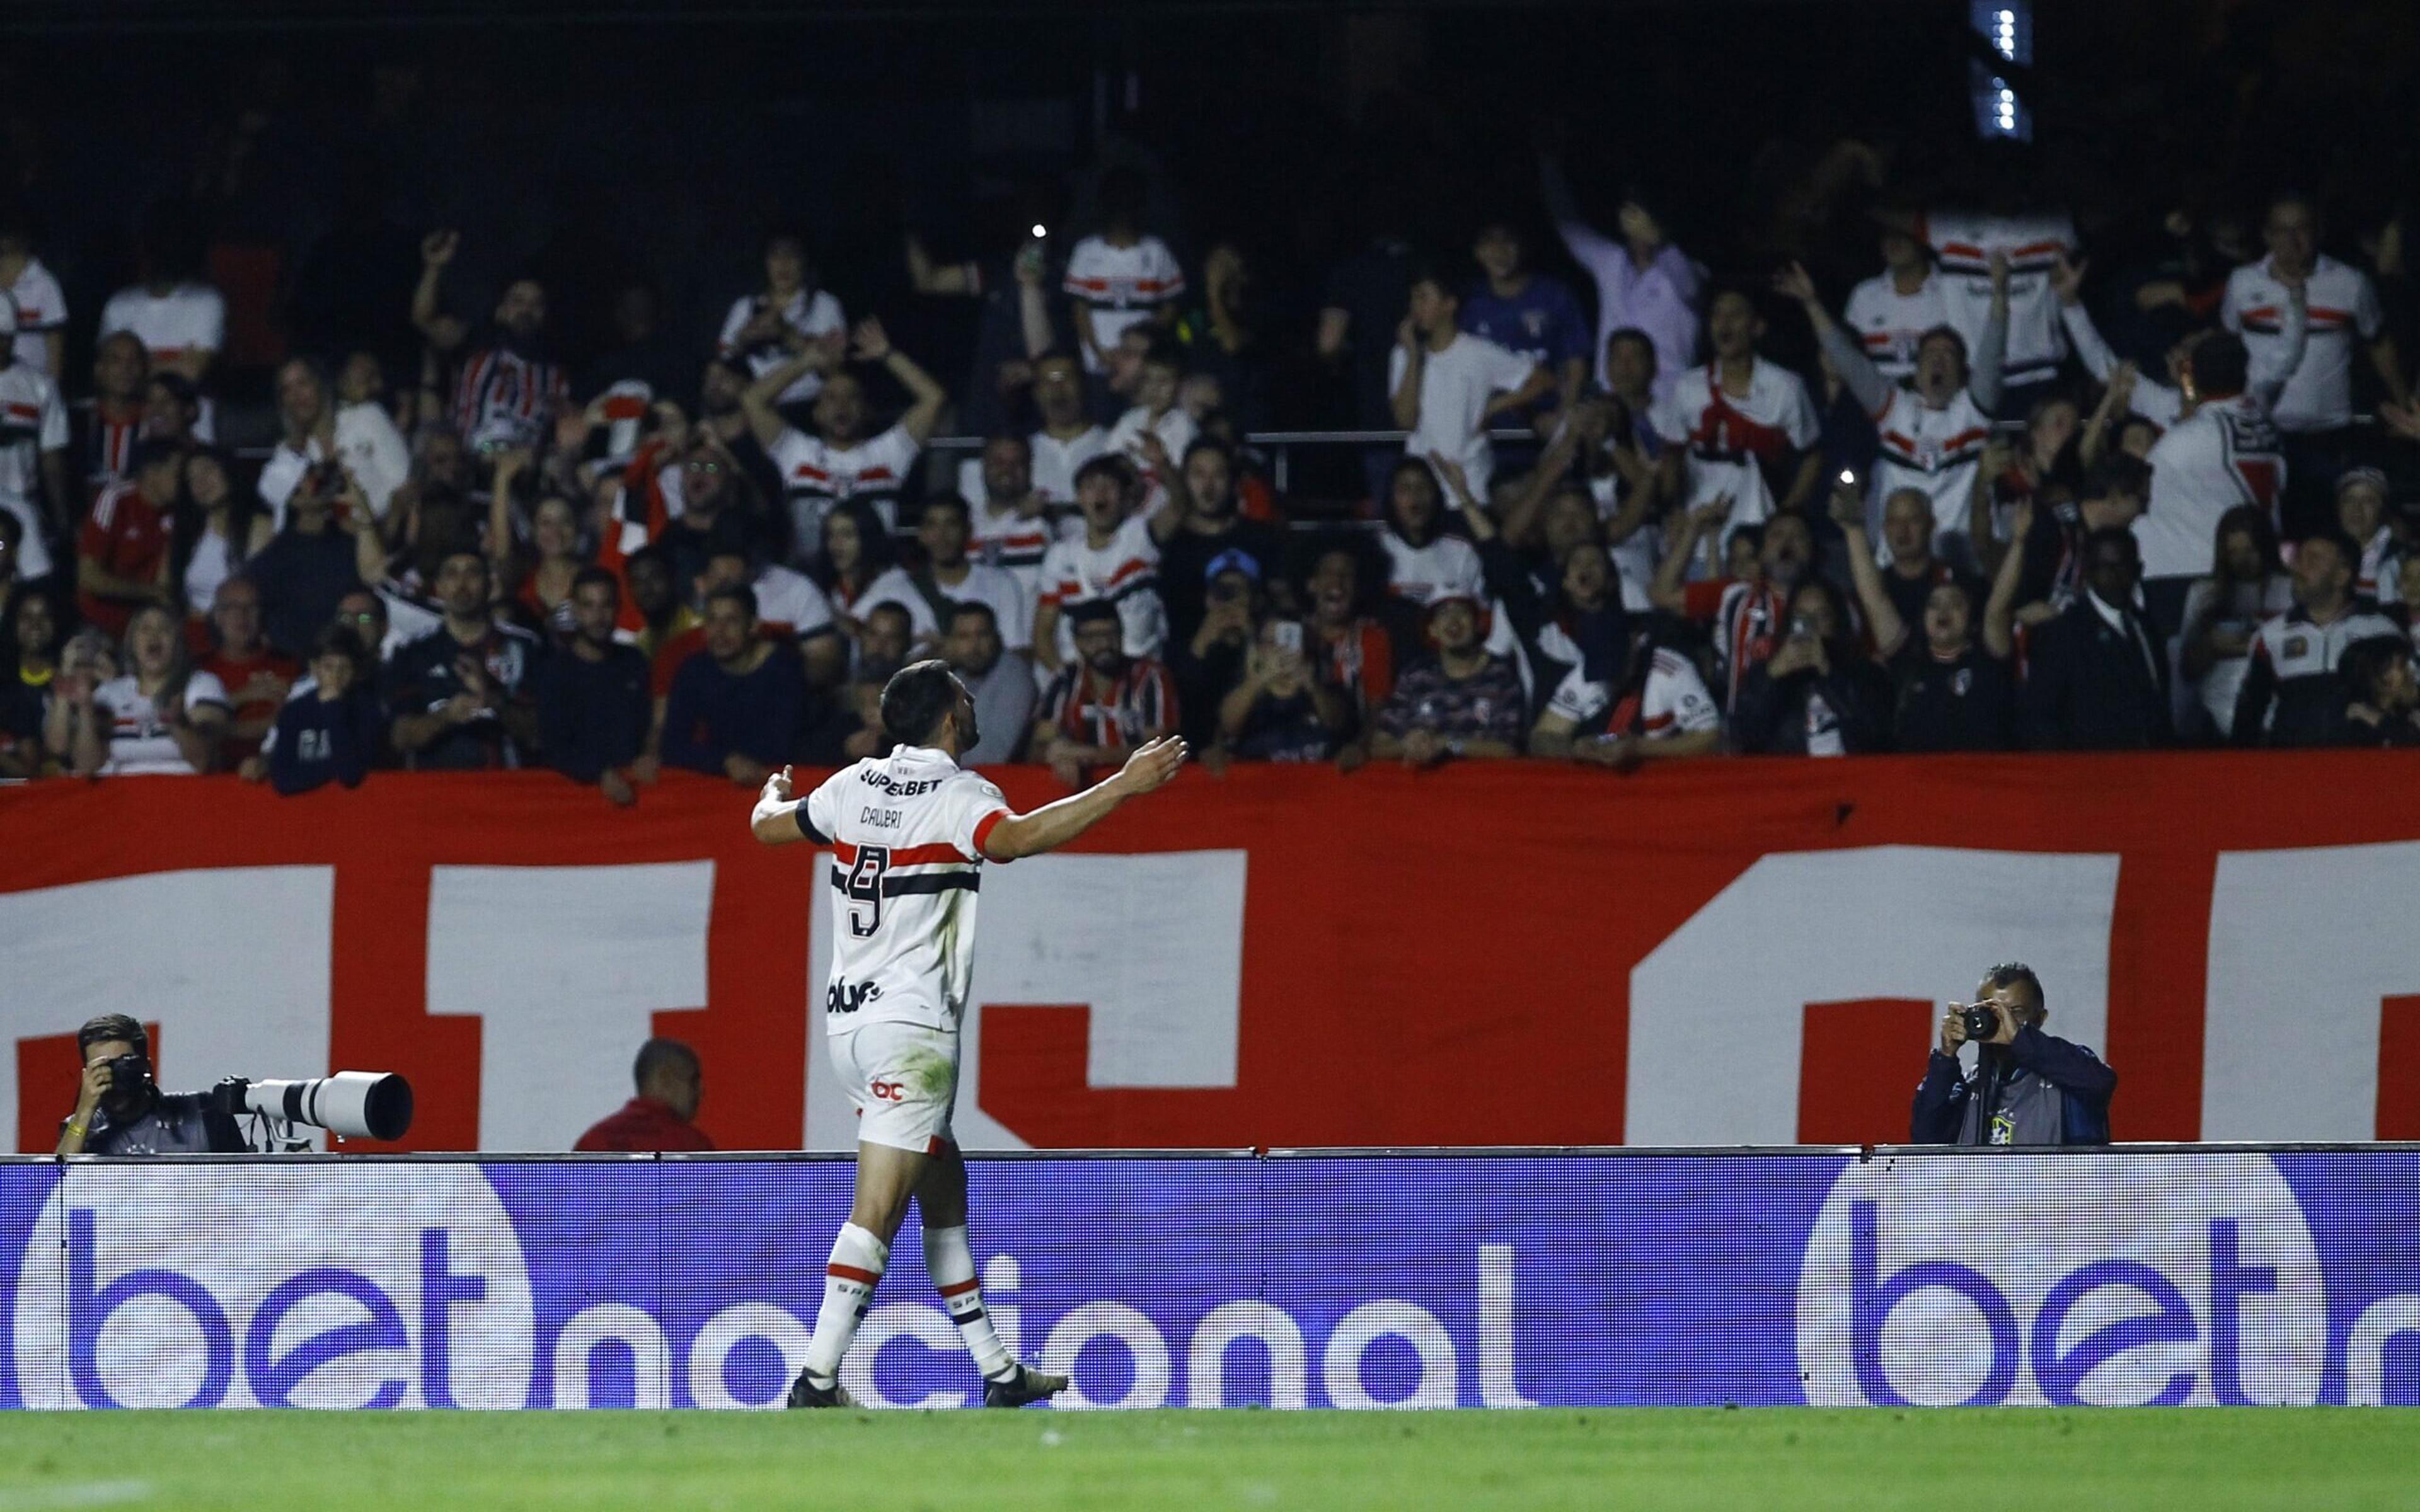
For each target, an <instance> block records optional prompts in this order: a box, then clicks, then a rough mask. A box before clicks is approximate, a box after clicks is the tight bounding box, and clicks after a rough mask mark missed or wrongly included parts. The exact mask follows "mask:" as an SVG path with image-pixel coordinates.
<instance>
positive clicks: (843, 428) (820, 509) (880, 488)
mask: <svg viewBox="0 0 2420 1512" xmlns="http://www.w3.org/2000/svg"><path fill="white" fill-rule="evenodd" d="M851 334H852V336H853V339H854V346H853V347H852V350H851V352H850V355H851V356H853V357H855V358H856V359H857V360H858V361H859V362H861V363H879V364H880V365H881V366H882V368H883V369H884V370H885V371H887V372H888V373H890V375H891V376H892V378H897V379H898V380H899V383H900V386H901V387H903V388H905V389H906V390H907V393H908V397H909V399H910V401H911V402H910V403H909V405H908V407H907V413H906V414H903V415H901V416H900V417H899V420H898V423H897V424H893V425H892V427H891V428H890V429H888V430H886V431H883V432H882V433H881V434H880V435H877V436H871V437H869V436H867V435H866V434H865V426H866V419H867V410H866V403H865V385H864V383H862V382H861V381H860V379H859V378H858V377H857V375H856V374H854V373H850V372H847V371H841V372H836V373H834V374H832V375H831V376H830V378H828V379H826V380H825V382H824V387H823V392H822V393H818V394H816V395H815V405H814V420H815V429H816V430H817V432H819V434H817V435H814V436H809V435H807V434H805V433H804V432H802V431H799V430H796V429H793V428H792V427H791V425H790V423H789V422H788V421H786V420H784V419H783V418H782V413H781V411H780V410H778V409H774V408H773V407H774V405H775V404H776V403H777V402H778V401H779V400H780V397H781V395H782V393H783V390H784V389H786V388H787V387H788V386H789V385H790V384H791V383H792V382H793V381H794V380H796V379H797V378H799V376H800V375H801V374H803V373H805V372H806V371H807V370H808V368H809V367H810V366H811V365H813V364H814V363H815V362H816V361H817V359H816V358H815V357H814V356H813V355H801V356H798V357H793V358H792V359H790V360H789V361H788V362H786V363H782V364H781V365H779V366H778V367H772V368H768V369H767V370H766V372H765V373H764V374H763V376H761V377H759V378H757V379H756V381H755V382H753V383H751V384H750V385H748V388H747V390H746V392H745V393H741V394H740V396H739V408H740V410H741V412H742V413H744V414H745V415H746V416H747V417H748V429H749V431H750V433H751V434H752V435H753V436H754V437H755V438H756V444H757V445H759V446H762V447H763V448H765V455H768V456H769V457H771V458H772V459H773V465H774V467H776V468H777V469H779V470H780V471H781V474H782V491H783V501H784V503H785V504H786V505H787V507H788V511H789V520H790V541H791V553H792V555H793V556H795V557H798V558H800V559H803V558H805V557H806V556H808V555H811V554H812V553H813V549H814V548H813V543H814V541H816V540H817V539H819V538H820V536H821V534H822V532H823V522H824V515H825V514H826V512H828V511H829V510H830V508H831V506H832V505H833V504H835V503H838V502H839V501H842V500H844V499H860V500H863V501H865V502H867V503H869V504H872V505H873V506H874V510H875V513H876V514H877V515H879V516H880V517H881V518H882V526H883V529H885V530H896V529H897V528H898V526H899V491H900V490H901V489H902V488H904V487H905V486H907V474H908V471H909V470H910V469H911V468H912V467H913V466H914V465H915V461H916V455H917V454H918V453H919V452H921V451H923V446H924V443H925V442H926V441H928V440H932V437H933V426H934V424H936V423H937V422H939V419H940V418H941V406H942V405H944V404H946V403H948V402H949V397H950V395H949V393H948V391H947V390H945V389H943V388H942V387H941V385H940V384H939V383H938V382H936V381H935V380H934V378H933V376H932V375H931V374H929V373H927V372H925V371H924V370H923V368H922V367H919V366H917V365H916V363H915V362H914V360H913V359H911V358H909V357H908V355H907V353H906V352H903V351H901V350H900V349H899V348H898V347H893V346H892V345H891V337H890V335H889V334H888V333H887V332H884V331H883V329H882V322H881V321H879V320H876V319H874V318H872V317H870V316H869V317H868V318H866V319H863V320H861V321H859V322H858V323H857V330H856V331H855V332H852V333H851Z"/></svg>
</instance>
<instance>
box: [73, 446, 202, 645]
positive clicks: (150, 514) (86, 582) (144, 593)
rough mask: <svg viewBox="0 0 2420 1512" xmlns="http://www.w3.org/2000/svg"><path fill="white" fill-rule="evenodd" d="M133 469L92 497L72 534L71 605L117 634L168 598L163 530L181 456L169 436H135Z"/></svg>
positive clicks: (180, 476) (181, 474) (168, 524)
mask: <svg viewBox="0 0 2420 1512" xmlns="http://www.w3.org/2000/svg"><path fill="white" fill-rule="evenodd" d="M132 473H133V476H132V480H131V481H129V482H125V483H114V484H111V485H110V486H108V487H106V488H104V489H102V490H101V497H100V498H98V499H96V500H94V501H93V505H92V513H91V514H89V515H87V516H85V521H84V528H83V529H82V530H81V531H80V532H77V535H76V612H78V613H79V614H82V615H83V616H84V617H85V622H86V623H87V624H91V625H99V626H101V629H103V630H105V631H107V632H108V633H109V635H110V636H111V637H112V638H113V639H114V638H116V637H117V636H121V635H124V634H125V633H126V622H127V621H128V620H130V619H132V618H133V617H134V611H135V610H136V609H141V608H142V607H143V606H145V605H146V604H167V603H171V602H172V600H171V599H170V596H169V593H168V533H169V532H170V530H171V529H172V528H173V524H174V519H175V511H176V506H177V493H178V490H179V489H180V488H182V487H183V486H184V478H185V456H184V454H183V453H182V452H179V451H178V450H177V448H176V447H174V446H172V445H170V444H169V443H168V442H166V441H159V440H147V441H141V442H138V443H136V445H135V447H134V455H133V461H132Z"/></svg>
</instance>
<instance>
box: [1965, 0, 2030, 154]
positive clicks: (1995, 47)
mask: <svg viewBox="0 0 2420 1512" xmlns="http://www.w3.org/2000/svg"><path fill="white" fill-rule="evenodd" d="M1966 16H1967V24H1968V26H1969V27H1970V28H1971V29H1972V30H1973V31H1974V33H1975V35H1976V36H1977V37H1978V38H1980V39H1982V42H1983V45H1984V47H1985V48H1986V49H1987V50H1988V51H1989V53H1990V56H1991V61H1988V62H1987V61H1986V60H1985V59H1984V58H1980V57H1978V58H1975V59H1972V60H1971V61H1969V62H1968V63H1967V65H1966V77H1967V87H1968V91H1969V93H1970V94H1971V95H1972V96H1973V98H1974V101H1975V131H1976V133H1977V134H1978V135H1980V136H1984V137H2001V138H2005V139H2007V140H2009V141H2014V142H2030V141H2032V140H2033V139H2034V113H2033V111H2032V109H2031V108H2030V107H2029V106H2027V105H2026V104H2025V102H2024V98H2023V97H2022V96H2020V95H2019V94H2018V93H2017V89H2016V85H2013V84H2011V83H2010V82H2009V74H2010V73H2011V72H2013V71H2015V70H2016V69H2030V68H2032V67H2033V62H2034V6H2033V0H1968V4H1967V10H1966Z"/></svg>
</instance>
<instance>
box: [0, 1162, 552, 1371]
mask: <svg viewBox="0 0 2420 1512" xmlns="http://www.w3.org/2000/svg"><path fill="white" fill-rule="evenodd" d="M333 1177H334V1172H332V1171H331V1170H330V1169H329V1168H328V1167H326V1166H313V1165H292V1166H259V1165H255V1166H241V1165H181V1166H165V1165H163V1166H130V1167H123V1168H117V1169H111V1170H108V1171H106V1172H102V1171H92V1172H78V1173H77V1175H76V1177H75V1179H74V1180H71V1181H62V1182H60V1183H58V1184H57V1185H55V1186H54V1187H53V1188H52V1190H51V1194H50V1196H49V1199H48V1200H47V1201H46V1202H45V1204H44V1205H43V1209H42V1211H41V1213H40V1215H39V1217H38V1218H37V1219H36V1220H35V1223H34V1226H33V1230H32V1234H31V1237H29V1238H28V1240H27V1241H26V1244H25V1252H24V1254H23V1257H22V1262H21V1264H20V1267H19V1269H18V1272H17V1287H16V1319H15V1326H14V1334H15V1337H14V1340H13V1343H14V1347H15V1353H16V1361H17V1367H18V1372H19V1377H18V1379H19V1383H20V1386H21V1389H22V1392H23V1400H24V1404H25V1405H26V1406H28V1407H40V1408H87V1407H89V1408H103V1407H520V1406H522V1405H525V1404H526V1402H527V1401H528V1399H529V1390H530V1377H531V1339H532V1335H533V1332H534V1326H535V1312H534V1309H533V1307H532V1304H531V1295H530V1284H529V1273H528V1270H527V1268H526V1266H525V1265H524V1263H523V1260H522V1256H521V1248H520V1241H519V1239H518V1238H517V1237H516V1235H515V1233H514V1229H513V1224H512V1220H511V1219H510V1218H509V1217H508V1216H507V1215H506V1214H505V1212H504V1205H503V1204H502V1203H501V1202H499V1201H498V1200H497V1197H496V1194H495V1191H494V1190H493V1189H492V1188H491V1187H489V1184H488V1180H487V1178H486V1177H485V1176H483V1175H481V1174H480V1172H479V1169H478V1167H476V1166H474V1165H362V1166H349V1167H347V1168H346V1169H345V1171H344V1176H343V1179H342V1180H335V1179H333Z"/></svg>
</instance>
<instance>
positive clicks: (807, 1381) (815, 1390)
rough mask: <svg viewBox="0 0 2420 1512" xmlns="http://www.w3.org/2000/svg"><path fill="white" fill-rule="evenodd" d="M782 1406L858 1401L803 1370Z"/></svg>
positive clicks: (849, 1404)
mask: <svg viewBox="0 0 2420 1512" xmlns="http://www.w3.org/2000/svg"><path fill="white" fill-rule="evenodd" d="M1061 1384H1065V1382H1061ZM782 1405H783V1406H784V1407H792V1408H799V1407H855V1406H856V1405H857V1401H856V1398H854V1397H852V1396H849V1394H848V1393H847V1392H845V1391H843V1390H842V1389H841V1384H840V1382H839V1381H833V1382H832V1383H831V1384H830V1385H829V1386H818V1385H816V1384H815V1383H814V1380H813V1379H811V1378H810V1377H809V1376H808V1375H807V1373H806V1372H805V1371H803V1370H801V1371H799V1379H798V1380H796V1381H791V1382H790V1396H789V1399H788V1400H787V1401H784V1402H783V1404H782Z"/></svg>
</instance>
